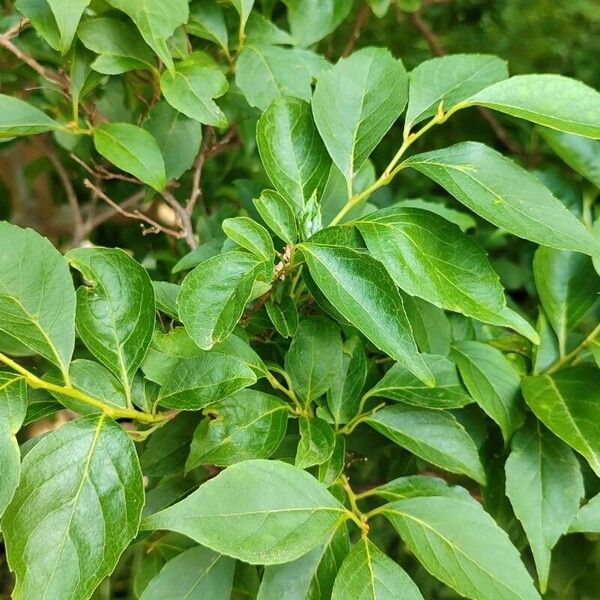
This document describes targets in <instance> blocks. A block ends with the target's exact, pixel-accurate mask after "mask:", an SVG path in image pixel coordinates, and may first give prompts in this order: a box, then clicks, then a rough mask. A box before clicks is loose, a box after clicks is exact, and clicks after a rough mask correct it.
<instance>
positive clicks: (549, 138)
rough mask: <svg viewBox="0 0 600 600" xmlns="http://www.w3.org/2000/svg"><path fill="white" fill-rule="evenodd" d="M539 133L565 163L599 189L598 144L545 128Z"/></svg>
mask: <svg viewBox="0 0 600 600" xmlns="http://www.w3.org/2000/svg"><path fill="white" fill-rule="evenodd" d="M539 132H540V134H541V135H542V137H543V138H544V141H545V142H546V143H547V144H548V146H550V148H552V150H553V151H554V152H555V153H556V154H557V155H558V156H559V157H560V158H562V160H564V161H565V163H567V164H568V165H569V166H570V167H571V168H572V169H573V170H574V171H577V173H579V174H580V175H582V176H583V177H585V178H586V179H587V180H588V181H591V182H592V183H593V184H594V185H595V186H596V187H597V188H600V142H597V141H595V140H589V139H586V138H584V137H580V136H578V135H573V134H571V133H562V132H561V131H556V130H554V129H547V128H546V127H540V129H539Z"/></svg>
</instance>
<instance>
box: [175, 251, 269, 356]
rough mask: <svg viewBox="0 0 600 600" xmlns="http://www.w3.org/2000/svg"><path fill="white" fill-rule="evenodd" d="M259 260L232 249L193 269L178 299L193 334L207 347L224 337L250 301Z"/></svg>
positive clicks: (185, 323) (199, 342) (180, 312)
mask: <svg viewBox="0 0 600 600" xmlns="http://www.w3.org/2000/svg"><path fill="white" fill-rule="evenodd" d="M259 264H260V263H259V261H258V259H256V258H255V257H253V256H252V255H251V254H249V253H247V252H238V251H236V250H232V251H229V252H225V253H223V254H217V255H216V256H213V257H212V258H209V259H207V260H205V261H203V262H202V263H200V264H199V265H198V266H197V267H196V268H195V269H194V270H193V271H190V273H188V274H187V275H186V277H185V279H184V280H183V283H182V284H181V292H180V293H179V296H178V298H177V305H178V307H179V315H180V317H181V321H182V322H183V324H184V325H185V328H186V331H187V332H188V334H189V335H190V337H191V338H192V339H193V340H194V342H196V344H198V346H200V348H202V349H204V350H210V349H211V348H212V347H213V346H214V345H215V344H217V343H218V342H220V341H222V340H224V339H225V338H226V337H227V336H228V335H229V334H230V333H231V332H232V331H233V328H234V327H235V326H236V324H237V322H238V321H239V320H240V317H241V316H242V313H243V311H244V307H245V306H246V303H247V302H248V301H249V300H250V295H251V293H252V285H253V284H254V281H255V279H256V276H257V274H256V269H257V266H258V265H259Z"/></svg>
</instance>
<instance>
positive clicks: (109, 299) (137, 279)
mask: <svg viewBox="0 0 600 600" xmlns="http://www.w3.org/2000/svg"><path fill="white" fill-rule="evenodd" d="M67 260H68V261H69V263H70V264H71V266H72V267H74V268H75V269H77V270H78V271H79V272H80V273H81V274H82V276H83V278H84V285H82V286H81V287H80V288H79V289H78V290H77V332H78V334H79V337H80V338H81V339H82V341H83V342H84V343H85V345H86V346H87V347H88V348H89V350H90V351H91V352H92V354H94V356H96V358H98V360H100V361H101V362H102V363H103V364H104V365H105V366H106V367H108V368H109V369H110V370H111V371H112V372H113V373H114V374H115V375H116V376H117V377H118V378H119V379H120V380H121V382H122V383H123V386H124V387H125V391H126V393H127V396H128V398H129V396H130V393H131V387H132V381H133V376H134V375H135V372H136V371H137V369H138V367H139V366H140V365H141V364H142V361H143V360H144V356H145V355H146V351H147V350H148V346H149V345H150V342H151V340H152V333H153V332H154V311H155V299H154V289H153V287H152V282H151V281H150V277H149V276H148V273H147V271H146V270H145V269H144V268H143V267H142V266H141V265H140V264H139V263H138V262H136V261H135V260H134V259H133V258H131V257H130V256H129V255H128V254H126V253H125V252H123V250H119V249H117V248H78V249H76V250H72V251H71V252H69V254H68V255H67Z"/></svg>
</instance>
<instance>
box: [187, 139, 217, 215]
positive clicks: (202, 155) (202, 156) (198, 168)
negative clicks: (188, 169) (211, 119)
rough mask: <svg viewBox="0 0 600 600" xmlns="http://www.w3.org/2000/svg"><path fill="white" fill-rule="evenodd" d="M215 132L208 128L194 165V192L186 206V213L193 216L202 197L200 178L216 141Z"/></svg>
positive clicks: (191, 193)
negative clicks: (214, 140)
mask: <svg viewBox="0 0 600 600" xmlns="http://www.w3.org/2000/svg"><path fill="white" fill-rule="evenodd" d="M214 135H215V130H214V129H213V128H212V127H206V130H205V133H204V139H203V140H202V145H201V146H200V152H199V153H198V156H197V158H196V161H195V163H194V175H193V178H192V191H191V192H190V197H189V200H188V201H187V204H186V206H185V212H186V213H187V214H188V215H191V214H192V212H193V210H194V207H195V206H196V202H198V199H199V198H201V197H202V188H201V187H200V178H201V177H202V169H203V168H204V161H205V160H206V153H207V152H208V149H209V148H210V147H211V146H212V144H213V142H212V140H213V139H214Z"/></svg>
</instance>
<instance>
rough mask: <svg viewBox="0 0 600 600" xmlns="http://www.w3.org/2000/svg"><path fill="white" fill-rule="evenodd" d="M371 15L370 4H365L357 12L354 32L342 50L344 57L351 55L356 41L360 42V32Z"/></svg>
mask: <svg viewBox="0 0 600 600" xmlns="http://www.w3.org/2000/svg"><path fill="white" fill-rule="evenodd" d="M370 16H371V10H370V9H369V7H368V5H366V4H363V5H362V6H361V7H360V8H359V9H358V12H357V13H356V19H355V20H354V26H353V27H352V33H351V34H350V37H349V38H348V41H347V42H346V45H345V46H344V49H343V50H342V54H341V56H342V58H345V57H346V56H350V54H352V51H353V50H354V47H355V46H356V42H358V38H359V37H360V34H361V33H362V30H363V29H364V27H365V25H366V24H367V23H368V21H369V17H370Z"/></svg>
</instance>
